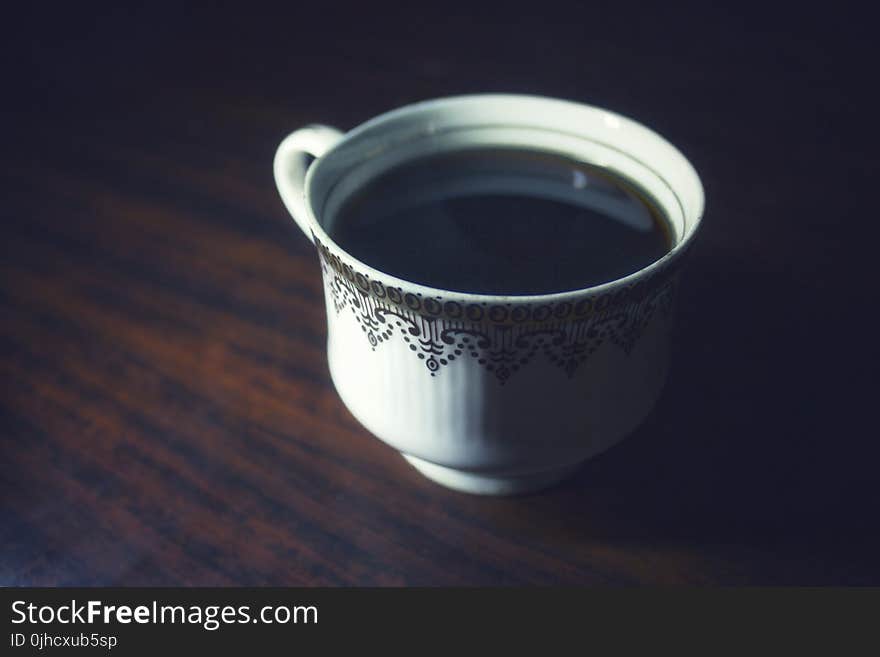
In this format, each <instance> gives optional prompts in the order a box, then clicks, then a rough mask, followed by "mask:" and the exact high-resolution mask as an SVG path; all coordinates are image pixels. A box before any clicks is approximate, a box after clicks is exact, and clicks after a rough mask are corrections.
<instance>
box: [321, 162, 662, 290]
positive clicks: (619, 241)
mask: <svg viewBox="0 0 880 657" xmlns="http://www.w3.org/2000/svg"><path fill="white" fill-rule="evenodd" d="M328 228H329V230H328V233H329V234H330V236H331V237H332V238H333V239H334V240H335V241H336V242H337V243H338V244H339V245H340V246H341V247H342V248H343V249H345V250H346V251H348V252H349V253H351V254H352V255H353V256H354V257H356V258H358V259H359V260H361V261H363V262H365V263H366V264H368V265H371V266H373V267H375V268H376V269H378V270H380V271H384V272H387V273H389V274H393V275H395V276H398V277H400V278H403V279H406V280H408V281H413V282H415V283H422V284H424V285H429V286H432V287H439V288H443V289H447V290H455V291H459V292H474V293H484V294H506V295H523V294H546V293H552V292H563V291H567V290H575V289H579V288H584V287H589V286H592V285H598V284H600V283H605V282H607V281H611V280H614V279H617V278H621V277H623V276H626V275H627V274H630V273H632V272H634V271H637V270H639V269H641V268H642V267H645V266H647V265H649V264H651V263H652V262H654V261H655V260H657V259H659V258H660V257H662V256H663V255H664V254H665V253H667V252H668V251H669V249H670V246H671V241H670V230H669V225H668V222H667V220H666V219H665V217H664V216H663V214H662V213H661V212H660V210H659V209H658V208H657V207H655V206H654V205H653V204H652V203H650V202H649V201H648V200H647V198H646V197H645V195H644V194H642V193H641V192H639V191H637V190H636V188H635V187H634V186H633V185H632V184H630V183H629V182H627V181H625V180H622V179H620V178H617V177H615V176H613V175H611V174H610V173H609V172H607V171H605V170H603V169H600V168H597V167H594V166H590V165H586V164H583V163H581V162H577V161H575V160H573V159H569V158H567V157H564V156H560V155H554V154H548V153H541V152H536V151H527V150H514V149H503V148H493V149H478V150H461V151H455V152H452V153H444V154H438V155H431V156H425V157H422V158H420V159H417V160H413V161H410V162H407V163H406V164H404V165H401V166H399V167H397V168H393V169H390V170H388V171H386V172H384V173H382V174H381V175H379V176H378V177H377V178H374V179H373V180H372V181H370V182H368V183H367V184H366V185H364V186H363V187H362V188H360V189H359V190H358V191H357V192H356V193H354V194H353V195H352V196H351V197H349V198H348V199H346V201H345V202H344V203H343V205H342V207H341V208H340V209H339V211H338V212H337V213H336V215H335V216H334V217H332V218H331V222H330V225H329V227H328Z"/></svg>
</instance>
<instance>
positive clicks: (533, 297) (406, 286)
mask: <svg viewBox="0 0 880 657" xmlns="http://www.w3.org/2000/svg"><path fill="white" fill-rule="evenodd" d="M489 100H496V101H497V100H504V101H512V102H516V101H522V100H528V101H540V102H546V103H547V104H548V105H556V106H557V107H559V106H561V105H564V106H570V107H574V108H577V109H580V110H584V109H586V110H589V111H595V112H600V113H602V114H603V115H605V116H608V117H612V118H613V119H614V120H617V121H620V122H622V123H623V124H630V125H632V126H635V127H636V128H637V129H639V130H642V131H646V132H647V133H649V134H650V135H651V137H652V138H654V139H657V140H659V141H660V142H662V143H664V144H665V145H666V146H667V147H668V148H671V149H672V150H673V151H674V152H676V153H677V154H678V156H680V158H681V160H682V163H683V164H684V165H686V167H687V174H688V177H689V178H690V181H689V182H690V183H691V184H692V185H693V190H692V192H694V193H695V199H696V208H695V210H694V212H693V216H692V217H691V216H688V217H687V221H688V223H689V224H691V228H690V230H688V231H687V232H686V233H685V234H683V235H682V236H681V239H679V240H678V241H677V242H676V244H674V245H673V246H672V248H671V249H669V251H667V252H666V253H665V254H664V255H663V256H662V257H661V258H659V259H657V260H655V261H654V262H652V263H651V264H649V265H647V266H645V267H642V268H640V269H637V270H636V271H634V272H631V273H630V274H627V275H626V276H622V277H620V278H615V279H613V280H611V281H606V282H604V283H600V284H598V285H592V286H587V287H582V288H576V289H573V290H564V291H560V292H548V293H542V294H487V293H479V292H462V291H459V290H449V289H446V288H442V287H435V286H431V285H425V284H423V283H417V282H415V281H411V280H408V279H405V278H401V277H399V276H395V275H394V274H391V273H389V272H386V271H383V270H382V269H379V268H377V267H375V266H373V265H370V264H368V263H366V262H364V261H362V260H360V259H358V258H356V257H355V256H353V255H352V254H351V253H350V252H349V251H347V250H346V249H344V248H343V247H342V246H340V245H339V244H338V243H337V242H336V241H335V240H334V239H333V238H332V237H331V236H330V235H329V234H328V233H327V232H326V231H325V230H324V227H323V226H322V225H321V223H320V222H319V221H318V220H317V217H316V216H315V212H314V209H313V207H312V199H311V189H312V182H313V180H314V178H315V173H316V171H319V170H320V162H321V160H323V159H324V158H325V157H327V156H328V155H330V154H331V153H332V152H333V151H335V150H337V149H338V148H339V147H341V146H343V145H344V144H345V143H346V142H349V141H351V140H352V139H355V138H357V137H358V136H360V135H362V134H363V133H365V132H367V131H369V130H372V129H374V128H375V127H377V126H378V125H381V124H383V123H387V122H388V121H391V120H393V119H395V118H398V117H401V116H404V115H407V114H412V113H414V112H417V111H423V110H429V109H437V108H440V107H443V106H448V105H455V104H458V103H474V102H481V101H483V102H485V101H489ZM667 184H668V183H667ZM670 189H671V191H672V192H673V194H675V195H676V197H678V193H677V192H676V191H675V190H674V189H672V187H671V185H670ZM304 197H305V198H304V200H305V207H306V212H307V220H308V225H309V229H310V230H311V232H312V238H313V239H314V240H315V242H316V246H318V247H319V250H320V248H321V246H324V247H325V248H328V247H332V249H333V250H335V251H337V252H339V253H340V254H344V256H345V258H346V260H347V261H348V263H347V264H351V265H355V266H357V267H359V268H361V271H360V272H356V273H360V274H362V275H364V276H366V277H368V278H371V279H373V280H380V281H381V282H382V284H383V286H384V287H389V285H391V286H397V287H399V288H402V289H403V290H405V291H406V292H411V293H414V294H416V295H418V296H419V297H426V298H434V299H442V300H443V301H447V300H454V301H459V302H462V303H469V304H472V303H484V304H493V305H498V304H512V303H516V304H553V303H557V302H564V301H570V300H572V299H577V298H581V297H585V296H599V295H601V294H604V293H607V292H609V291H613V290H616V289H619V288H626V287H630V286H632V285H633V284H636V283H638V282H639V281H642V280H644V279H648V278H651V277H653V276H655V275H656V274H658V273H660V272H662V271H663V270H665V269H667V268H668V267H669V266H670V265H671V264H672V263H673V262H674V261H676V260H678V259H679V258H680V257H681V256H682V255H683V254H684V252H685V251H686V250H687V249H688V248H689V247H690V245H691V243H692V242H693V239H694V237H695V235H696V234H697V233H698V232H699V228H700V226H701V225H702V219H703V216H704V214H705V193H704V189H703V185H702V181H701V180H700V177H699V174H698V173H697V172H696V170H695V168H694V167H693V165H692V164H691V162H690V160H688V158H687V157H686V156H685V155H684V154H683V153H681V151H680V150H679V149H678V148H677V147H676V146H675V145H674V144H672V143H671V142H669V141H668V140H667V139H665V138H664V137H663V136H662V135H660V134H659V133H657V132H656V131H654V130H652V129H651V128H649V127H647V126H645V125H644V124H642V123H640V122H639V121H636V120H634V119H631V118H629V117H627V116H625V115H623V114H619V113H617V112H615V111H612V110H608V109H606V108H603V107H599V106H596V105H591V104H587V103H581V102H577V101H571V100H565V99H561V98H555V97H551V96H542V95H536V94H514V93H485V94H461V95H450V96H442V97H438V98H433V99H430V100H423V101H418V102H415V103H410V104H407V105H403V106H400V107H397V108H395V109H392V110H389V111H387V112H383V113H381V114H378V115H376V116H374V117H372V118H371V119H368V120H367V121H365V122H364V123H361V124H359V125H358V126H355V127H354V128H352V129H351V130H349V131H347V132H345V133H344V134H343V136H342V138H341V139H340V140H339V141H338V142H337V143H336V144H334V145H333V146H332V147H331V148H330V149H329V150H328V151H327V153H325V154H324V155H323V156H322V157H320V158H318V159H317V160H315V162H314V163H313V164H312V166H310V167H309V169H308V171H307V173H306V177H305V182H304Z"/></svg>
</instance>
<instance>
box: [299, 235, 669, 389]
mask: <svg viewBox="0 0 880 657" xmlns="http://www.w3.org/2000/svg"><path fill="white" fill-rule="evenodd" d="M316 244H318V252H319V255H320V260H321V268H322V271H323V275H324V282H325V285H326V287H327V292H328V303H332V304H333V307H334V309H335V311H336V313H337V314H339V313H342V312H344V311H345V310H346V309H347V310H348V311H349V312H350V313H351V314H352V316H353V317H354V319H355V321H356V322H357V323H358V324H359V325H360V327H361V330H362V331H363V333H364V336H365V338H366V339H367V341H368V342H369V344H370V346H371V348H372V349H373V350H375V349H377V348H378V347H379V346H380V345H381V344H382V343H384V342H386V341H388V340H391V339H392V338H395V339H399V340H401V341H402V342H403V343H404V344H405V345H407V347H408V348H409V349H410V351H412V352H413V355H414V357H415V358H418V359H419V360H421V361H423V362H424V363H425V367H426V368H427V370H428V372H429V373H430V375H431V376H436V375H437V374H438V373H439V372H440V371H441V370H442V369H443V368H444V367H446V366H448V365H449V364H450V363H453V362H454V361H455V360H457V359H461V358H472V359H475V360H476V361H477V362H478V363H479V364H480V365H482V366H483V367H485V368H486V370H487V371H489V372H492V373H493V374H494V375H495V376H496V378H497V379H498V381H499V382H500V383H502V384H503V383H505V382H506V381H507V380H508V379H509V378H510V377H511V376H512V375H513V374H515V373H516V372H518V371H519V370H520V369H522V368H523V367H525V366H526V365H528V364H529V363H530V362H531V361H532V360H533V359H534V358H535V357H537V356H538V355H539V354H540V355H542V356H543V357H545V358H547V359H548V360H549V361H550V362H551V363H553V364H554V365H556V366H558V367H560V368H561V369H562V370H563V371H564V372H565V373H566V374H567V375H568V376H569V377H571V376H574V374H575V372H576V371H577V370H578V368H579V367H580V366H581V365H582V364H583V363H584V361H586V360H587V359H588V358H589V357H590V356H592V355H593V354H594V353H595V352H596V350H597V349H598V348H599V347H600V346H601V345H602V344H604V343H605V342H609V343H611V344H612V345H614V346H616V347H617V348H620V349H622V350H623V351H624V353H626V354H627V355H628V354H629V353H630V352H631V351H632V350H633V348H634V347H635V345H636V343H637V342H638V340H639V338H640V337H641V336H642V334H643V333H644V331H645V330H646V329H647V327H648V325H649V324H650V322H651V320H652V318H653V317H654V315H655V314H656V313H657V312H660V313H661V314H662V315H664V316H668V315H669V313H670V312H671V307H672V297H673V292H674V277H672V276H668V275H667V276H655V277H654V284H645V283H638V284H636V285H632V286H630V287H628V288H624V289H622V290H618V291H615V292H613V293H608V294H604V295H599V296H597V297H589V296H587V297H584V298H581V299H577V300H575V301H572V302H570V301H563V302H559V303H556V304H552V305H550V304H545V305H533V304H503V305H502V304H496V305H489V304H477V303H470V304H462V303H460V302H458V301H455V300H448V299H443V298H442V297H439V296H438V297H425V296H423V295H421V294H415V293H412V292H406V291H404V290H402V289H400V288H393V287H386V286H385V285H384V284H382V283H381V282H380V281H376V280H370V279H369V278H368V277H367V276H365V275H363V274H360V273H357V272H355V271H354V270H353V269H352V268H351V267H350V266H349V265H347V264H345V263H343V262H342V261H341V260H340V259H339V258H338V257H337V256H335V255H333V254H332V253H331V252H330V251H329V250H328V249H326V247H324V246H323V245H322V244H320V242H318V241H317V240H316ZM658 280H659V284H657V281H658Z"/></svg>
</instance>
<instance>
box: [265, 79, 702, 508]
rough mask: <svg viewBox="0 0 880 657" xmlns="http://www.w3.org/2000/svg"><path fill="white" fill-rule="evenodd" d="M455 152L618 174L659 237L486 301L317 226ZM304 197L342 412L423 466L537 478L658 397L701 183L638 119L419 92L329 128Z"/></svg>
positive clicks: (486, 488) (617, 435)
mask: <svg viewBox="0 0 880 657" xmlns="http://www.w3.org/2000/svg"><path fill="white" fill-rule="evenodd" d="M294 134H296V133H294ZM468 148H516V149H518V150H534V151H540V152H544V153H553V154H558V155H562V156H565V157H567V158H571V159H573V160H576V161H581V162H584V163H587V164H589V165H593V166H597V167H600V168H602V169H606V170H608V171H610V172H611V173H613V174H615V175H616V176H617V177H619V178H623V179H624V180H629V181H632V182H634V183H635V184H636V185H638V186H639V187H641V188H642V190H644V191H645V192H646V193H647V194H648V195H649V196H650V197H651V199H652V201H654V203H655V204H656V205H657V206H658V208H659V209H660V210H661V211H662V213H663V214H664V215H665V217H666V219H667V220H668V222H669V224H670V225H669V229H670V232H671V241H672V244H673V246H672V248H671V249H670V251H669V252H668V253H667V254H666V255H665V256H663V257H662V258H661V259H659V260H658V261H656V262H654V263H653V264H651V265H649V266H647V267H645V268H644V269H641V270H639V271H637V272H635V273H633V274H631V275H628V276H625V277H623V278H621V279H619V280H615V281H613V282H610V283H605V284H602V285H598V286H595V287H590V288H586V289H582V290H576V291H570V292H564V293H556V294H542V295H531V296H526V295H509V296H500V295H484V294H469V293H463V292H456V291H449V290H443V289H437V288H431V287H427V286H424V285H420V284H417V283H413V282H410V281H406V280H402V279H400V278H397V277H395V276H392V275H390V274H387V273H385V272H382V271H381V270H380V269H376V268H375V267H373V266H370V265H368V264H366V263H364V262H360V261H359V260H357V259H356V258H354V257H352V256H351V255H350V254H349V253H347V252H346V251H344V250H343V249H342V248H340V247H339V246H338V245H337V244H335V243H334V241H333V240H332V238H330V237H329V235H328V230H327V228H328V226H329V223H328V222H332V221H333V218H334V217H335V216H336V214H337V213H338V212H339V210H340V208H341V207H342V206H343V204H344V203H345V201H346V200H347V199H348V198H350V197H351V195H352V194H354V193H355V192H357V190H359V189H362V188H363V187H364V186H365V185H366V184H367V183H368V182H369V181H371V180H373V179H374V178H375V177H376V176H378V175H379V174H381V173H382V172H385V171H388V170H389V169H391V168H393V167H397V166H399V165H401V164H404V163H406V162H408V161H410V160H414V159H418V158H424V157H425V156H433V155H437V154H442V153H445V152H454V151H460V150H462V149H468ZM279 152H280V151H279ZM278 175H279V174H278V169H277V164H276V176H278ZM281 187H282V182H280V181H279V188H281ZM282 195H284V192H283V190H282ZM305 201H306V208H305V212H306V213H307V214H308V216H307V217H304V218H302V217H296V218H297V220H298V221H300V223H301V224H303V223H304V224H306V226H307V228H308V230H309V232H310V233H311V235H310V237H312V239H313V241H314V242H315V244H316V246H317V248H318V253H319V257H320V262H321V267H322V270H323V276H324V283H325V290H326V302H327V317H328V359H329V364H330V371H331V375H332V378H333V382H334V384H335V386H336V388H337V390H338V392H339V394H340V396H341V398H342V400H343V401H344V403H345V404H346V406H347V407H348V408H349V410H350V411H351V412H352V414H353V415H354V416H355V417H356V418H357V419H358V420H359V421H360V422H361V423H362V424H363V425H364V426H365V427H366V428H367V429H368V430H370V431H371V432H372V433H373V434H375V435H376V436H377V437H379V438H380V439H381V440H383V441H384V442H386V443H387V444H389V445H391V446H393V447H394V448H396V449H398V450H399V451H400V452H401V453H402V454H403V455H404V456H405V457H406V458H407V459H408V460H409V461H410V462H411V463H412V464H413V465H414V466H415V467H416V468H417V469H419V470H420V471H421V472H422V473H423V474H425V475H426V476H427V477H429V478H431V479H433V480H435V481H437V482H439V483H441V484H444V485H446V486H450V487H452V488H456V489H459V490H464V491H467V492H474V493H486V494H507V493H517V492H523V491H528V490H534V489H537V488H540V487H543V486H546V485H548V484H551V483H553V482H555V481H557V480H559V479H560V478H562V477H564V476H566V475H567V474H569V473H570V472H571V471H572V470H574V469H575V468H576V467H577V466H578V465H579V464H580V463H581V462H583V461H584V460H585V459H587V458H589V457H591V456H593V455H595V454H597V453H599V452H601V451H603V450H605V449H607V448H608V447H610V446H611V445H613V444H614V443H616V442H618V441H619V440H621V439H622V438H624V437H625V436H626V435H627V434H628V433H630V432H631V431H632V430H633V429H635V427H636V426H637V425H638V424H639V423H640V422H641V421H642V420H643V419H644V418H645V416H646V415H647V414H648V413H649V412H650V410H651V408H652V406H653V405H654V403H655V402H656V401H657V399H658V397H659V395H660V392H661V390H662V387H663V384H664V381H665V378H666V372H667V369H668V359H669V334H670V330H671V326H672V323H671V320H672V307H673V300H674V289H675V283H676V279H677V276H678V273H677V272H678V264H679V262H680V258H681V255H682V254H683V253H684V251H685V250H686V248H687V246H688V245H689V244H690V242H691V240H692V237H693V235H694V233H695V231H696V228H697V226H698V224H699V221H700V219H701V216H702V212H703V192H702V187H701V184H700V181H699V178H698V177H697V174H696V172H695V171H694V169H693V168H692V167H691V165H690V164H689V163H688V162H687V160H686V159H685V158H684V157H683V156H682V155H681V153H679V152H678V150H676V149H675V148H674V147H673V146H672V145H670V144H669V143H668V142H666V141H665V140H664V139H663V138H661V137H660V136H658V135H657V134H655V133H654V132H652V131H650V130H648V129H647V128H645V127H643V126H641V125H639V124H637V123H635V122H633V121H631V120H628V119H626V118H624V117H621V116H618V115H616V114H613V113H610V112H607V111H605V110H601V109H598V108H594V107H590V106H586V105H580V104H576V103H571V102H567V101H561V100H554V99H547V98H538V97H531V96H505V95H485V96H463V97H457V98H449V99H441V100H437V101H429V102H426V103H419V104H416V105H412V106H409V107H405V108H402V109H399V110H395V111H393V112H390V113H388V114H385V115H382V116H380V117H377V118H375V119H373V120H371V121H369V122H367V123H366V124H364V125H362V126H360V127H358V128H356V129H355V130H353V131H351V132H350V133H347V134H346V135H344V136H341V137H340V138H339V139H338V141H337V142H336V143H335V144H334V145H333V146H332V147H331V148H329V150H327V152H326V153H324V154H321V155H320V157H318V158H317V160H316V161H315V162H314V163H313V164H312V166H311V167H310V168H309V170H308V173H307V175H306V179H305ZM547 257H548V258H550V257H552V254H547ZM450 266H454V262H452V263H451V264H450Z"/></svg>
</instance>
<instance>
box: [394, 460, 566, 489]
mask: <svg viewBox="0 0 880 657" xmlns="http://www.w3.org/2000/svg"><path fill="white" fill-rule="evenodd" d="M403 458H405V459H406V460H407V461H408V462H409V463H410V465H412V466H413V467H414V468H415V469H416V470H418V471H419V472H420V473H422V474H423V475H424V476H426V477H427V478H428V479H430V480H431V481H433V482H435V483H438V484H440V485H441V486H446V487H447V488H452V489H453V490H457V491H461V492H463V493H473V494H475V495H519V494H522V493H531V492H534V491H537V490H540V489H542V488H547V487H548V486H552V485H553V484H555V483H557V482H559V481H562V480H563V479H565V478H566V477H568V476H569V475H570V474H572V473H573V472H574V471H575V470H577V469H578V467H579V466H580V463H576V464H574V465H568V466H564V467H561V468H554V469H552V470H541V471H539V472H526V473H516V474H510V473H505V474H503V475H491V474H484V473H478V472H469V471H467V470H456V469H455V468H447V467H444V466H442V465H437V464H436V463H429V462H428V461H423V460H422V459H419V458H416V457H415V456H409V455H407V454H403Z"/></svg>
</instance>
